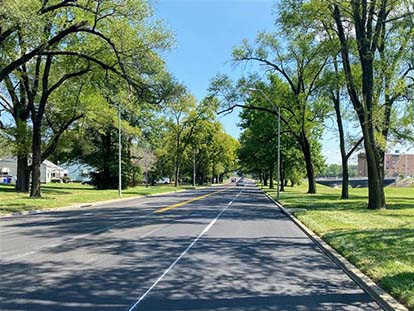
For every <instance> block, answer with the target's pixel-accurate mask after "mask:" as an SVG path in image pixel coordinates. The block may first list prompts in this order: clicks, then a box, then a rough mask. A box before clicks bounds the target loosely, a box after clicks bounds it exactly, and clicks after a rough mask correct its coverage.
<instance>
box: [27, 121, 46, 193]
mask: <svg viewBox="0 0 414 311" xmlns="http://www.w3.org/2000/svg"><path fill="white" fill-rule="evenodd" d="M41 148H42V134H41V123H40V121H34V122H33V141H32V185H31V188H30V197H31V198H40V197H41V196H42V195H41V192H40V166H41V164H42V159H41V157H42V150H41ZM45 177H46V176H45Z"/></svg>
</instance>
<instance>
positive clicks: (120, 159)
mask: <svg viewBox="0 0 414 311" xmlns="http://www.w3.org/2000/svg"><path fill="white" fill-rule="evenodd" d="M118 197H120V198H121V197H122V141H121V105H120V104H118Z"/></svg>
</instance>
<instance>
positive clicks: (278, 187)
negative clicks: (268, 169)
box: [248, 88, 280, 201]
mask: <svg viewBox="0 0 414 311" xmlns="http://www.w3.org/2000/svg"><path fill="white" fill-rule="evenodd" d="M248 90H249V91H251V92H260V93H261V94H262V95H263V97H264V98H265V99H266V100H267V101H268V102H269V103H270V105H271V106H272V108H273V109H274V110H275V112H276V113H277V192H276V200H277V201H279V198H280V107H279V106H278V107H276V106H275V104H274V103H273V102H272V100H271V99H270V98H269V96H267V95H266V93H265V92H263V90H262V89H256V88H249V89H248Z"/></svg>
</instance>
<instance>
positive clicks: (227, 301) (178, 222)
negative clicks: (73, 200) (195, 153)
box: [0, 184, 381, 311]
mask: <svg viewBox="0 0 414 311" xmlns="http://www.w3.org/2000/svg"><path fill="white" fill-rule="evenodd" d="M183 202H187V203H186V204H183ZM0 225H1V226H0V258H1V259H0V269H1V270H0V276H1V279H0V310H47V311H48V310H71V311H75V310H76V311H83V310H99V311H107V310H131V311H132V310H154V311H162V310H216V311H219V310H220V311H230V310H232V311H236V310H237V311H250V310H335V311H336V310H364V311H366V310H381V309H380V307H379V306H378V305H377V304H376V303H374V302H373V301H372V299H371V298H370V297H369V296H368V295H367V294H366V293H364V292H363V291H362V290H361V289H360V288H359V287H358V286H357V285H356V284H355V283H354V282H353V281H352V280H351V279H350V278H349V277H348V276H347V275H346V274H344V273H343V272H342V271H341V270H340V269H339V268H338V267H337V266H336V265H335V264H334V263H333V262H332V261H331V260H330V259H329V258H328V257H327V256H326V255H324V254H323V253H322V252H321V251H320V250H319V249H318V247H317V246H316V245H315V244H314V243H313V242H312V241H311V240H310V239H309V238H308V237H307V236H306V235H305V234H304V233H303V232H302V231H301V230H300V229H299V228H298V227H296V225H295V224H294V223H293V222H291V221H290V220H289V219H288V218H287V217H286V216H284V215H283V214H282V213H281V212H280V211H279V210H278V209H276V208H275V206H274V205H273V203H271V202H270V201H269V200H268V199H267V198H266V197H265V196H264V194H263V193H261V192H260V191H259V190H258V189H257V188H256V187H255V186H254V185H253V184H247V185H246V186H245V187H231V186H223V187H213V188H207V189H202V190H194V191H186V192H180V193H175V194H165V195H161V196H156V197H150V198H141V199H134V200H129V201H123V202H118V203H111V204H103V205H101V206H99V207H98V206H96V207H90V208H84V209H73V210H66V211H57V212H49V213H44V214H37V215H29V216H22V217H17V218H9V219H2V220H0Z"/></svg>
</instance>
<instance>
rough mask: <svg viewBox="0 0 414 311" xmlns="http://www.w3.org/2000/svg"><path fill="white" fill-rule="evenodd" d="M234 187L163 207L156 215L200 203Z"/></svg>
mask: <svg viewBox="0 0 414 311" xmlns="http://www.w3.org/2000/svg"><path fill="white" fill-rule="evenodd" d="M233 187H234V186H233ZM233 187H229V188H225V189H221V190H218V191H214V192H211V193H207V194H203V195H201V196H199V197H195V198H192V199H190V200H187V201H184V202H180V203H176V204H173V205H169V206H166V207H163V208H160V209H157V210H156V211H155V212H154V213H162V212H166V211H169V210H170V209H173V208H176V207H180V206H183V205H186V204H188V203H191V202H194V201H198V200H201V199H204V198H207V197H208V196H210V195H213V194H216V193H219V192H223V191H226V190H228V189H231V188H233Z"/></svg>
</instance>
